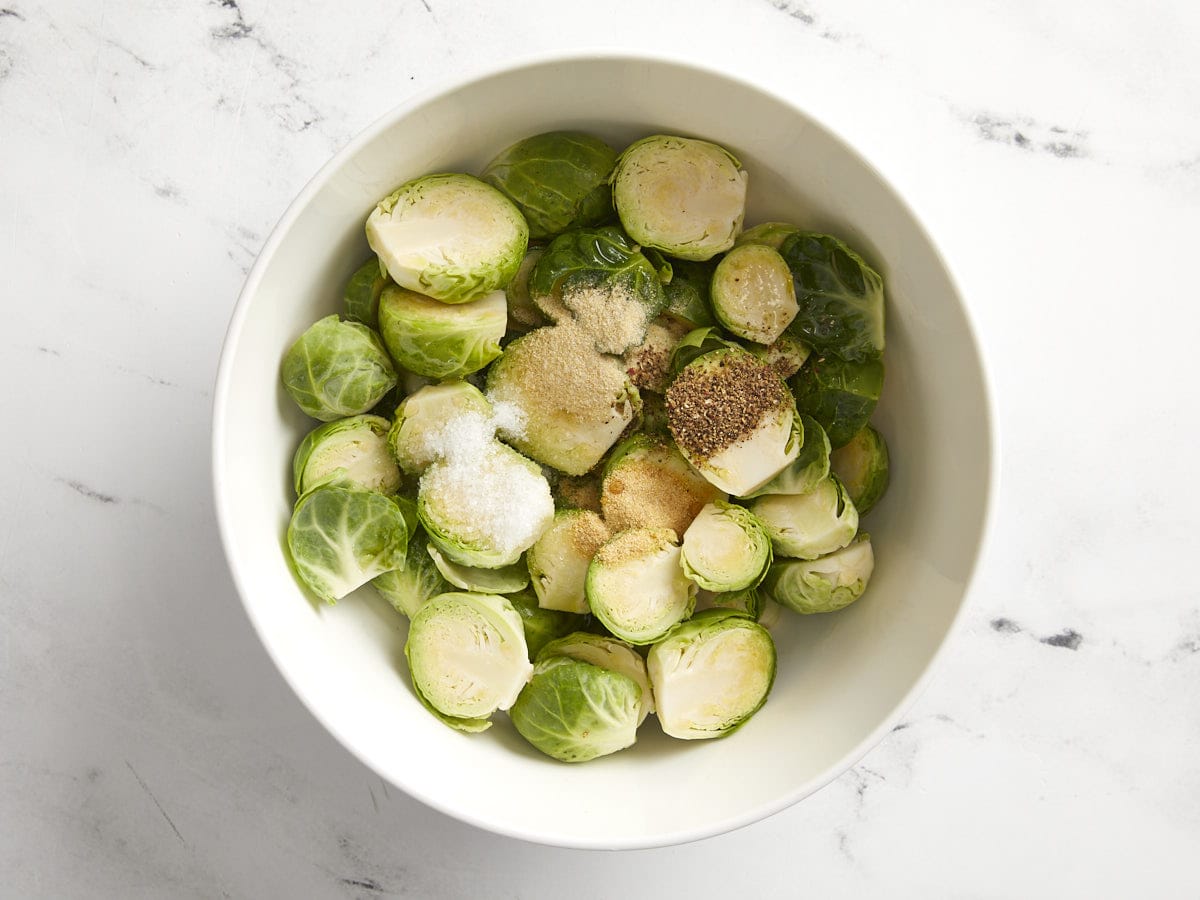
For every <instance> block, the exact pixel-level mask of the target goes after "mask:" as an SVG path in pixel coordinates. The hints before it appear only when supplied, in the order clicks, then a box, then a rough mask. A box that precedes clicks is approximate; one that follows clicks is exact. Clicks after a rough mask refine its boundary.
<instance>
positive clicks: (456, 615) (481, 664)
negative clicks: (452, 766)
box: [404, 593, 533, 731]
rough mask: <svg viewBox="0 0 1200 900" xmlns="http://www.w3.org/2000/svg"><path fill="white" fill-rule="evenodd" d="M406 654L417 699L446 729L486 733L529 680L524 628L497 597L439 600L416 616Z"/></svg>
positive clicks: (459, 595)
mask: <svg viewBox="0 0 1200 900" xmlns="http://www.w3.org/2000/svg"><path fill="white" fill-rule="evenodd" d="M404 655H405V657H406V658H407V660H408V668H409V672H410V673H411V674H412V680H413V688H414V689H415V690H416V692H417V696H418V697H419V698H420V699H421V701H422V702H423V703H425V704H426V706H428V707H429V708H430V709H431V710H433V711H434V712H436V713H437V714H438V715H439V718H441V719H442V721H444V722H445V723H446V724H447V725H451V726H453V727H455V728H460V729H462V730H464V731H482V730H484V729H486V728H488V727H489V726H490V725H491V722H489V721H488V719H489V717H490V716H491V715H492V713H494V712H495V711H496V710H498V709H500V710H503V709H508V708H509V707H511V706H512V705H513V703H514V702H515V701H516V699H517V695H518V694H519V693H520V691H521V688H522V687H524V686H525V683H526V682H527V681H528V680H529V676H530V674H531V672H532V670H533V666H532V665H530V663H529V653H528V648H527V647H526V644H525V629H524V627H523V626H522V624H521V616H520V615H519V614H518V613H517V611H516V610H515V609H513V607H512V604H511V603H509V602H508V601H507V600H506V599H504V598H503V597H500V596H497V595H495V594H471V593H451V594H441V595H440V596H437V597H434V598H432V599H431V600H429V602H427V603H426V604H425V605H424V606H422V607H421V608H420V609H419V610H417V613H416V615H414V616H413V617H412V622H411V623H410V624H409V629H408V640H407V641H406V643H405V645H404Z"/></svg>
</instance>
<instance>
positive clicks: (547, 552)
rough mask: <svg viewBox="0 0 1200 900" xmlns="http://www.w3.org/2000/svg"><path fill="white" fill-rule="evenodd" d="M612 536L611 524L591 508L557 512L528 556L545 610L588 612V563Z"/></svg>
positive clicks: (531, 574)
mask: <svg viewBox="0 0 1200 900" xmlns="http://www.w3.org/2000/svg"><path fill="white" fill-rule="evenodd" d="M609 537H611V534H610V533H609V530H608V526H607V525H606V524H605V523H604V520H603V519H601V518H600V517H599V516H598V515H596V513H594V512H592V511H591V510H586V509H567V510H561V511H559V512H557V513H555V514H554V523H553V524H552V525H551V526H550V527H549V528H547V529H546V530H545V531H544V532H543V533H542V536H541V537H539V538H538V539H537V543H535V544H534V545H533V546H532V547H530V548H529V554H528V555H527V556H526V563H527V564H528V566H529V575H530V578H531V579H532V580H533V590H534V592H535V593H536V594H537V598H538V603H539V604H541V606H542V607H544V608H545V609H559V610H563V611H565V612H571V613H586V612H587V611H588V605H587V597H586V595H585V591H584V586H585V582H586V580H587V570H588V564H589V563H591V561H592V557H593V556H595V555H596V551H597V550H599V549H600V547H601V545H602V544H603V543H604V542H605V541H607V540H608V539H609Z"/></svg>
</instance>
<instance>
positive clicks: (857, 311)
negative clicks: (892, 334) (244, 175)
mask: <svg viewBox="0 0 1200 900" xmlns="http://www.w3.org/2000/svg"><path fill="white" fill-rule="evenodd" d="M779 254H780V255H781V256H782V257H783V258H784V260H785V261H786V262H787V264H788V267H789V268H790V269H791V270H792V277H793V278H794V279H795V286H796V299H797V301H798V302H799V312H798V313H797V314H796V317H795V319H793V320H792V324H791V326H790V327H791V330H792V332H793V333H794V334H795V335H796V336H797V337H799V338H800V340H802V341H804V343H806V344H808V345H809V346H810V347H812V348H813V350H814V351H815V352H817V353H820V354H832V355H834V356H837V357H840V358H841V359H845V360H849V361H851V362H860V361H862V360H866V359H870V358H872V357H877V356H879V355H880V354H881V353H883V319H884V313H883V279H882V278H881V277H880V275H879V273H878V272H876V271H875V270H874V269H872V268H871V267H870V266H868V265H867V264H866V263H865V262H864V261H863V259H862V257H861V256H859V255H858V254H857V253H855V252H854V251H853V250H851V249H850V248H849V247H847V246H846V244H845V243H843V242H842V241H840V240H838V239H837V238H835V237H832V236H830V235H828V234H813V233H811V232H800V233H798V234H794V235H792V236H791V237H789V238H787V239H785V240H784V242H783V244H782V245H780V247H779Z"/></svg>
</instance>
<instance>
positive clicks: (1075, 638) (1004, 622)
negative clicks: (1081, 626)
mask: <svg viewBox="0 0 1200 900" xmlns="http://www.w3.org/2000/svg"><path fill="white" fill-rule="evenodd" d="M991 626H992V630H993V631H998V632H1000V633H1001V634H1023V633H1024V632H1025V629H1024V628H1022V627H1021V626H1020V625H1019V624H1017V623H1016V622H1014V621H1013V620H1012V619H1008V618H1004V617H1003V616H1001V617H1000V618H998V619H992V621H991ZM1037 640H1038V643H1041V644H1045V645H1046V646H1048V647H1062V648H1064V649H1066V650H1078V649H1079V645H1080V644H1082V643H1083V635H1081V634H1080V633H1079V632H1078V631H1076V630H1075V629H1074V628H1064V629H1063V630H1062V631H1059V632H1057V633H1055V634H1048V635H1046V636H1044V637H1039V638H1038V639H1037Z"/></svg>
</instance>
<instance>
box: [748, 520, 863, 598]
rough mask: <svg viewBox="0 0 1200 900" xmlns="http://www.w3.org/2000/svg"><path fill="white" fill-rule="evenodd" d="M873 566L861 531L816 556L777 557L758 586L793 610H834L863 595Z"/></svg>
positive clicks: (770, 596)
mask: <svg viewBox="0 0 1200 900" xmlns="http://www.w3.org/2000/svg"><path fill="white" fill-rule="evenodd" d="M874 570H875V556H874V552H873V550H872V548H871V536H870V535H869V534H865V533H864V534H860V535H859V536H858V537H857V538H856V539H855V540H854V541H853V542H852V543H850V544H848V545H847V546H845V547H843V548H842V549H841V550H836V551H834V552H833V553H830V554H828V555H827V556H822V557H821V558H820V559H813V560H804V559H781V560H777V561H776V562H775V564H774V565H772V566H771V569H770V571H768V572H767V577H766V578H765V579H763V583H762V586H761V588H760V589H761V590H762V591H763V592H765V593H766V595H767V596H768V597H769V598H770V599H772V600H774V601H775V602H776V603H778V604H780V605H781V606H786V607H787V608H788V609H790V610H792V611H793V612H798V613H801V614H804V615H807V614H810V613H824V612H836V611H837V610H839V609H843V608H844V607H847V606H849V605H850V604H851V603H853V602H854V601H855V600H857V599H858V598H859V597H861V596H862V595H863V592H864V591H865V590H866V589H867V584H868V583H869V582H870V580H871V574H872V572H874Z"/></svg>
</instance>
